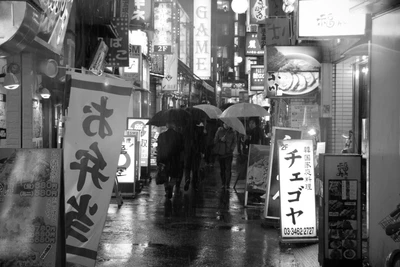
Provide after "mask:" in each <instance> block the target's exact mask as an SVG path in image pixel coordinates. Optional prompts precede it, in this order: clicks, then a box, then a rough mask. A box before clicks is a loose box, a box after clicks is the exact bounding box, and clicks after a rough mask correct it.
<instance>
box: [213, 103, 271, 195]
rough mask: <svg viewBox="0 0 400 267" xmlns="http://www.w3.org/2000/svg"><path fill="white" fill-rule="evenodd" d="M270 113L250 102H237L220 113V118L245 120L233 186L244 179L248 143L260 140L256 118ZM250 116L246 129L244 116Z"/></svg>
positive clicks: (255, 142)
mask: <svg viewBox="0 0 400 267" xmlns="http://www.w3.org/2000/svg"><path fill="white" fill-rule="evenodd" d="M269 115H270V114H269V113H268V111H267V110H266V109H264V108H263V107H262V106H260V105H257V104H252V103H238V104H234V105H232V106H230V107H228V108H227V109H226V110H225V111H224V112H223V113H222V114H221V116H220V117H221V119H222V118H239V117H243V118H244V120H245V123H244V124H245V129H246V131H245V134H244V138H243V142H242V143H241V144H239V148H238V151H239V157H238V166H237V168H238V176H237V179H236V181H235V185H234V186H233V187H234V188H235V186H236V184H237V181H238V180H239V179H245V178H246V177H245V176H246V172H247V160H248V148H249V146H250V144H259V143H260V141H261V134H260V130H259V128H258V127H257V123H256V118H258V117H266V116H269ZM249 117H250V118H251V119H250V120H249V129H248V131H247V126H246V118H249Z"/></svg>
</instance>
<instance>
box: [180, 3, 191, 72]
mask: <svg viewBox="0 0 400 267" xmlns="http://www.w3.org/2000/svg"><path fill="white" fill-rule="evenodd" d="M179 16H180V20H179V59H180V60H181V61H182V62H183V63H185V64H186V66H191V64H190V56H189V55H190V44H191V42H190V27H191V23H190V18H189V15H188V14H187V13H186V12H185V10H184V9H183V8H182V7H180V8H179Z"/></svg>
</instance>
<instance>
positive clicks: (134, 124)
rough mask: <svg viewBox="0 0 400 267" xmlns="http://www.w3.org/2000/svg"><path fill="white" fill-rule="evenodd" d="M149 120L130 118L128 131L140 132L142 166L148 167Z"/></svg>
mask: <svg viewBox="0 0 400 267" xmlns="http://www.w3.org/2000/svg"><path fill="white" fill-rule="evenodd" d="M148 121H149V120H148V119H136V118H128V130H138V131H140V155H141V156H140V165H141V166H143V167H147V166H148V160H149V135H150V126H149V125H146V123H147V122H148Z"/></svg>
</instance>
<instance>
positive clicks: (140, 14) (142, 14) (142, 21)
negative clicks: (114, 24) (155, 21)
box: [129, 0, 153, 28]
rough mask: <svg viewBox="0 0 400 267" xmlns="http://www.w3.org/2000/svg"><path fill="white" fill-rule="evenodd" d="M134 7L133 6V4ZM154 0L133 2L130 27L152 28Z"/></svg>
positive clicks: (136, 0) (130, 12)
mask: <svg viewBox="0 0 400 267" xmlns="http://www.w3.org/2000/svg"><path fill="white" fill-rule="evenodd" d="M131 5H132V4H131ZM152 7H153V1H152V0H135V1H133V8H132V9H133V10H131V9H130V7H129V14H130V15H129V19H130V23H129V24H130V26H134V27H139V28H151V26H152V25H151V24H152V15H153V13H152Z"/></svg>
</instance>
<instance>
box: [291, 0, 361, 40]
mask: <svg viewBox="0 0 400 267" xmlns="http://www.w3.org/2000/svg"><path fill="white" fill-rule="evenodd" d="M298 5H299V6H298V9H299V10H298V13H299V14H298V23H297V24H298V26H297V28H298V37H299V38H303V39H307V38H328V37H332V38H338V37H346V36H360V35H364V34H365V27H366V16H365V14H357V13H350V12H349V8H350V6H349V1H347V0H337V1H319V0H300V1H299V3H298Z"/></svg>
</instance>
